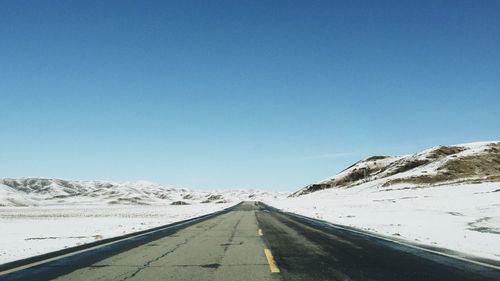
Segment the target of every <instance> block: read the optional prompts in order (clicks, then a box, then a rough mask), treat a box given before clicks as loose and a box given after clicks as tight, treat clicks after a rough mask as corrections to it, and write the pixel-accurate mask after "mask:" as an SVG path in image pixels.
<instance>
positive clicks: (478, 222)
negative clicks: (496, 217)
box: [467, 217, 500, 234]
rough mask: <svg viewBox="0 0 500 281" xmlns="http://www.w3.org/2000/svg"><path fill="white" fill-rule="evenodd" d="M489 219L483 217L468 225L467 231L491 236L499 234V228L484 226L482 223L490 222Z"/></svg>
mask: <svg viewBox="0 0 500 281" xmlns="http://www.w3.org/2000/svg"><path fill="white" fill-rule="evenodd" d="M491 219H492V218H491V217H484V218H480V219H477V220H475V221H473V222H470V223H468V224H467V225H468V226H469V228H468V229H469V230H472V231H477V232H483V233H492V234H500V228H495V227H489V226H485V225H484V223H487V222H488V221H490V220H491Z"/></svg>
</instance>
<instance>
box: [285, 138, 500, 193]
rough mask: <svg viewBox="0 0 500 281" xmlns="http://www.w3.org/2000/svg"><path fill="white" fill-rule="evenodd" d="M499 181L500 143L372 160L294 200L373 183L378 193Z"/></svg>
mask: <svg viewBox="0 0 500 281" xmlns="http://www.w3.org/2000/svg"><path fill="white" fill-rule="evenodd" d="M498 181H500V142H499V141H494V142H476V143H468V144H458V145H453V146H436V147H432V148H430V149H426V150H424V151H421V152H418V153H415V154H410V155H403V156H372V157H369V158H366V159H363V160H361V161H359V162H357V163H355V164H354V165H352V166H351V167H349V168H347V169H345V170H344V171H342V172H340V173H339V174H337V175H335V176H333V177H331V178H328V179H325V180H323V181H321V182H318V183H315V184H311V185H308V186H306V187H304V188H303V189H301V190H299V191H297V192H295V193H294V194H292V196H300V195H304V194H307V193H311V192H315V191H318V190H323V189H328V188H350V187H354V186H358V185H360V184H364V183H368V182H371V183H372V185H373V186H375V187H377V188H379V189H386V190H387V189H401V188H416V187H427V186H440V185H449V184H458V183H483V182H498Z"/></svg>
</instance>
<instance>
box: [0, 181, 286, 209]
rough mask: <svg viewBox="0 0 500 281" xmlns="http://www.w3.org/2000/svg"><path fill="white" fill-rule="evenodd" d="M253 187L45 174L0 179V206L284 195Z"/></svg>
mask: <svg viewBox="0 0 500 281" xmlns="http://www.w3.org/2000/svg"><path fill="white" fill-rule="evenodd" d="M286 195H287V194H286V193H276V192H269V191H261V190H252V189H239V190H213V191H203V190H190V189H187V188H176V187H172V186H164V185H161V184H157V183H151V182H147V181H135V182H120V183H118V182H107V181H72V180H62V179H46V178H20V179H0V207H6V206H9V207H16V206H55V205H67V204H72V205H74V204H78V205H89V204H91V205H95V204H97V205H103V204H104V205H115V204H119V205H157V204H162V205H165V204H172V205H191V204H198V203H237V202H240V201H243V200H259V199H261V198H263V197H266V198H267V197H276V198H278V197H284V196H286Z"/></svg>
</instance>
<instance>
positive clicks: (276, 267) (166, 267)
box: [0, 202, 500, 281]
mask: <svg viewBox="0 0 500 281" xmlns="http://www.w3.org/2000/svg"><path fill="white" fill-rule="evenodd" d="M52 279H54V280H176V281H180V280H245V281H251V280H259V281H264V280H308V281H310V280H397V281H403V280H419V281H421V280H440V281H443V280H453V281H460V280H500V270H498V269H495V268H491V267H486V266H482V265H479V264H475V263H468V262H465V261H463V260H457V259H453V258H449V257H446V256H442V255H438V254H435V253H430V252H427V251H424V250H419V249H415V248H413V247H407V246H404V245H401V244H398V243H393V242H390V241H387V240H383V239H379V238H376V237H372V236H369V235H365V234H361V233H356V232H352V231H350V230H346V229H342V228H335V227H331V226H328V225H325V224H323V223H321V222H317V221H314V220H308V219H304V218H301V217H297V216H291V215H289V214H286V213H281V212H278V211H277V210H275V209H273V208H270V207H268V206H265V205H263V204H259V203H255V202H245V203H243V204H240V205H238V206H237V207H235V208H233V209H232V210H231V211H229V212H225V213H222V214H220V215H217V216H214V217H209V218H207V219H205V220H202V221H199V222H193V223H192V224H190V225H187V226H183V227H174V228H172V229H166V230H162V231H159V232H157V233H153V234H146V235H144V236H141V237H139V238H131V239H127V240H126V241H121V242H117V243H114V244H112V245H108V246H103V247H99V248H96V249H90V250H87V251H85V252H81V253H77V254H74V255H69V256H66V257H63V258H59V259H55V260H52V261H49V262H46V263H41V264H37V265H34V266H28V267H27V268H23V269H21V270H15V271H12V272H10V273H7V274H3V275H0V280H52Z"/></svg>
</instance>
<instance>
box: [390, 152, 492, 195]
mask: <svg viewBox="0 0 500 281" xmlns="http://www.w3.org/2000/svg"><path fill="white" fill-rule="evenodd" d="M443 148H444V147H443ZM449 148H452V149H449ZM455 148H457V147H446V149H441V148H440V149H437V150H436V151H434V152H436V153H435V154H434V153H433V154H432V156H431V157H441V158H442V157H444V156H442V155H451V154H448V153H450V152H455V153H458V152H460V151H458V152H456V151H457V150H456V149H455ZM455 153H452V154H455ZM437 171H438V173H437V174H435V175H418V176H412V177H408V178H399V179H393V180H390V181H387V182H386V183H384V184H383V185H382V186H384V187H387V186H390V185H393V184H398V183H409V184H417V185H420V184H422V185H436V184H440V183H445V182H453V183H465V182H467V183H481V182H493V181H500V143H493V144H490V145H488V148H487V149H486V150H485V152H484V153H482V154H480V155H470V156H465V157H460V158H455V159H450V160H449V161H447V162H445V163H444V164H443V165H442V166H441V167H439V168H438V169H437Z"/></svg>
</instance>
